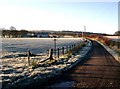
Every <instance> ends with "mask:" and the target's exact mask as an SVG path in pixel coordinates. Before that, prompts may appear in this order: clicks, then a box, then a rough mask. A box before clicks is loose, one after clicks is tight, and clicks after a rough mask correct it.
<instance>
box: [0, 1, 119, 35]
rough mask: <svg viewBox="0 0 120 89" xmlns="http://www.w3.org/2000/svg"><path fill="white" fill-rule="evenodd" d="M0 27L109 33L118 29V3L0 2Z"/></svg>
mask: <svg viewBox="0 0 120 89" xmlns="http://www.w3.org/2000/svg"><path fill="white" fill-rule="evenodd" d="M0 11H1V13H0V28H6V29H9V28H10V26H14V27H16V28H17V29H18V30H21V29H26V30H55V31H62V30H70V31H84V26H86V31H87V32H95V33H107V34H113V33H114V32H115V31H117V30H118V2H117V1H116V2H115V0H114V2H113V1H112V0H111V1H106V2H100V1H98V2H97V1H91V2H90V1H89V2H88V1H86V0H84V1H78V0H74V1H73V0H69V1H67V0H64V1H63V0H61V1H58V2H56V1H54V0H52V1H47V0H46V1H40V0H0Z"/></svg>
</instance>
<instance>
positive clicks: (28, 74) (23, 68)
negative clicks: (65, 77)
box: [0, 38, 91, 89]
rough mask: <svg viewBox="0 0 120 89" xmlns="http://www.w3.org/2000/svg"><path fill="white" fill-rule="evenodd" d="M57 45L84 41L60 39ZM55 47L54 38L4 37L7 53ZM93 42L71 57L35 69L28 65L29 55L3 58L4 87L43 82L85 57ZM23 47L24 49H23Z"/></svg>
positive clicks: (0, 69)
mask: <svg viewBox="0 0 120 89" xmlns="http://www.w3.org/2000/svg"><path fill="white" fill-rule="evenodd" d="M57 43H58V45H57V47H62V46H66V45H71V44H74V43H79V44H81V43H83V42H82V40H80V38H74V39H73V38H72V39H71V38H69V39H63V38H60V39H58V42H57ZM52 47H53V40H52V39H51V38H50V39H33V38H26V39H21V38H20V39H15V38H13V39H2V48H3V54H2V56H5V55H13V54H14V55H17V54H19V53H25V52H26V51H27V50H28V49H30V50H31V51H32V52H33V53H40V52H41V53H42V52H45V50H47V49H49V48H52ZM90 48H91V43H90V42H88V43H86V46H85V47H83V48H82V49H81V50H79V51H78V52H77V53H75V54H74V55H73V54H72V55H71V56H70V57H69V58H67V57H66V56H61V57H60V58H59V59H58V60H57V62H56V63H57V64H54V65H50V66H43V67H42V66H41V67H38V68H35V69H33V68H32V66H28V60H27V57H22V56H21V57H19V56H17V57H15V56H13V57H10V58H9V56H8V58H3V59H2V66H1V68H0V71H2V73H1V74H0V77H2V81H3V87H4V88H5V87H6V89H9V87H11V86H15V87H17V88H18V87H19V86H21V87H22V86H26V84H27V85H29V84H31V83H33V81H34V80H35V81H39V82H42V81H43V80H45V79H47V78H49V77H52V76H55V75H58V74H59V73H60V72H61V71H63V70H67V69H69V68H71V67H72V66H74V65H75V64H76V63H77V62H79V61H80V60H81V57H84V56H85V55H86V53H87V52H88V51H89V50H90ZM21 49H22V50H21ZM43 58H45V59H46V58H48V56H43ZM32 59H33V60H34V59H41V58H39V57H33V58H31V60H32Z"/></svg>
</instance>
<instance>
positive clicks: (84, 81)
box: [48, 41, 120, 89]
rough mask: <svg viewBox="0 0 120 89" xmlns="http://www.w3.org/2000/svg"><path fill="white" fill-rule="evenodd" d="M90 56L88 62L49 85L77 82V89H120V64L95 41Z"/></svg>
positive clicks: (51, 81) (75, 85) (75, 84)
mask: <svg viewBox="0 0 120 89" xmlns="http://www.w3.org/2000/svg"><path fill="white" fill-rule="evenodd" d="M89 55H90V56H89V57H87V58H86V61H84V62H81V63H79V64H78V65H77V66H75V67H74V68H72V69H71V70H69V71H67V72H65V73H63V75H61V76H60V77H57V78H54V79H53V80H50V81H48V84H49V83H51V84H54V83H56V82H57V83H60V82H63V81H75V83H74V85H73V86H74V87H75V88H94V89H99V88H100V89H101V88H112V89H120V63H118V62H117V61H116V60H115V59H114V58H113V57H112V56H111V55H110V54H109V53H108V52H107V51H106V50H105V49H104V48H103V47H102V46H101V45H100V44H99V43H97V42H96V41H93V49H92V50H91V52H90V53H89ZM54 89H55V88H54ZM66 89H67V88H66Z"/></svg>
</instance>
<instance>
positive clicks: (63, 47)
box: [62, 47, 64, 55]
mask: <svg viewBox="0 0 120 89" xmlns="http://www.w3.org/2000/svg"><path fill="white" fill-rule="evenodd" d="M62 54H63V55H64V47H62Z"/></svg>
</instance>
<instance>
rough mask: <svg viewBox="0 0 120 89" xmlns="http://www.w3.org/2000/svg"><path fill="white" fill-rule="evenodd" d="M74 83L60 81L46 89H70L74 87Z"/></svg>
mask: <svg viewBox="0 0 120 89" xmlns="http://www.w3.org/2000/svg"><path fill="white" fill-rule="evenodd" d="M74 84H75V81H62V82H60V83H55V84H53V85H51V86H48V87H47V88H50V89H58V88H65V89H70V88H72V87H74Z"/></svg>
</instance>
